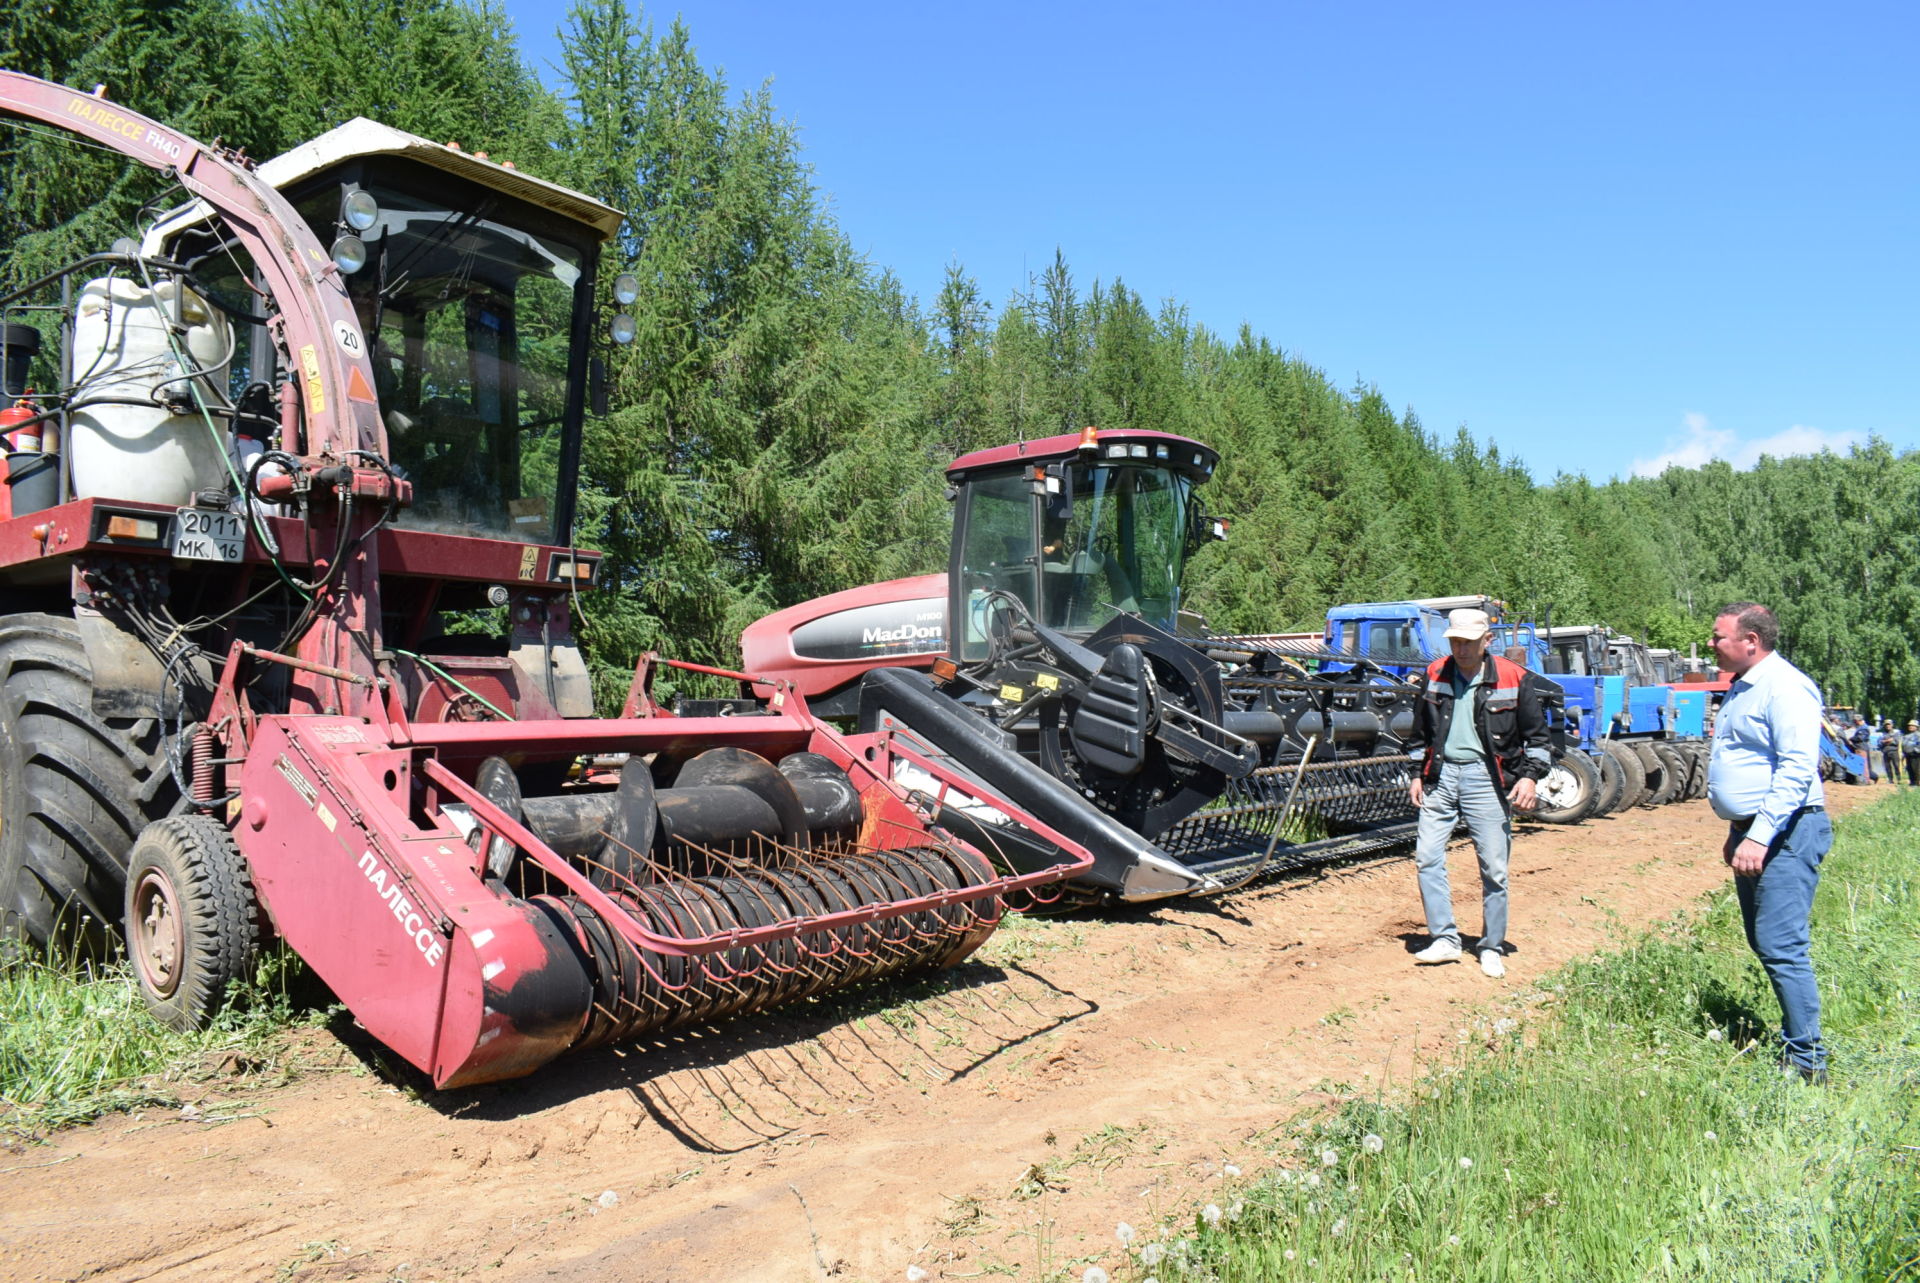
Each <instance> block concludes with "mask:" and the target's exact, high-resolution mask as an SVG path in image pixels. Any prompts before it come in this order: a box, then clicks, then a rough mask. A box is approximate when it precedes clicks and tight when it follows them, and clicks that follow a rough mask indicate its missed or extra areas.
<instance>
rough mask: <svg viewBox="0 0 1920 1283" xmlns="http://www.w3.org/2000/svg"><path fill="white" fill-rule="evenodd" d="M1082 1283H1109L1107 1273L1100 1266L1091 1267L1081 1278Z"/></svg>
mask: <svg viewBox="0 0 1920 1283" xmlns="http://www.w3.org/2000/svg"><path fill="white" fill-rule="evenodd" d="M1080 1283H1107V1272H1106V1271H1105V1270H1103V1269H1101V1268H1100V1267H1099V1266H1098V1265H1089V1266H1088V1267H1087V1272H1086V1273H1085V1274H1082V1275H1081V1276H1080Z"/></svg>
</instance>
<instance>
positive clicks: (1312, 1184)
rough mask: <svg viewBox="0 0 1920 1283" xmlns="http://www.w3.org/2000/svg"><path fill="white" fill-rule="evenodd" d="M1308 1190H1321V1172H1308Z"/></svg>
mask: <svg viewBox="0 0 1920 1283" xmlns="http://www.w3.org/2000/svg"><path fill="white" fill-rule="evenodd" d="M1307 1188H1308V1189H1319V1188H1320V1173H1319V1172H1308V1173H1307Z"/></svg>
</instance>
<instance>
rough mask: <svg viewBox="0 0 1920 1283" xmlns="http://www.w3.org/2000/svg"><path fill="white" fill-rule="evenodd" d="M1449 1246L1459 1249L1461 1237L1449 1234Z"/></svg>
mask: <svg viewBox="0 0 1920 1283" xmlns="http://www.w3.org/2000/svg"><path fill="white" fill-rule="evenodd" d="M1447 1246H1448V1247H1459V1246H1460V1236H1459V1235H1458V1234H1449V1235H1447Z"/></svg>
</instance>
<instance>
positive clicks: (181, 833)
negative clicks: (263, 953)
mask: <svg viewBox="0 0 1920 1283" xmlns="http://www.w3.org/2000/svg"><path fill="white" fill-rule="evenodd" d="M126 929H127V954H128V956H129V958H130V959H131V960H132V962H133V973H134V975H135V976H136V977H137V978H138V979H139V981H140V996H141V997H142V998H143V999H145V1000H146V1004H147V1010H148V1011H151V1012H152V1013H153V1018H154V1019H155V1020H158V1021H159V1022H160V1023H161V1024H163V1025H166V1026H168V1027H170V1028H173V1029H179V1030H182V1031H185V1030H190V1029H203V1028H205V1027H206V1026H207V1024H208V1023H210V1022H211V1021H212V1019H213V1017H214V1015H215V1014H216V1013H218V1012H219V1010H220V1008H221V1006H222V1005H223V1004H224V1003H225V1001H226V996H227V987H228V986H229V985H231V984H232V983H234V982H235V981H243V980H246V979H249V978H250V977H251V976H252V975H253V967H254V963H255V961H257V960H258V958H259V956H260V948H261V945H262V943H263V942H264V941H265V939H266V936H267V926H266V916H265V914H264V913H263V912H262V911H261V909H260V901H259V898H258V897H257V896H256V895H255V894H254V891H253V879H252V877H251V876H250V875H249V874H248V872H247V862H246V860H245V859H244V858H243V857H242V856H241V854H240V848H239V847H237V846H235V845H234V842H233V835H232V834H231V833H228V832H227V830H226V827H225V826H224V825H222V824H221V823H220V822H219V821H218V820H215V819H212V818H211V817H208V816H205V815H176V816H174V817H173V818H172V819H169V820H156V821H154V822H153V823H152V824H149V825H148V826H147V828H146V831H145V832H143V833H142V834H141V835H140V840H139V841H138V842H135V843H134V844H133V853H132V855H131V856H130V857H129V859H128V862H127V914H126Z"/></svg>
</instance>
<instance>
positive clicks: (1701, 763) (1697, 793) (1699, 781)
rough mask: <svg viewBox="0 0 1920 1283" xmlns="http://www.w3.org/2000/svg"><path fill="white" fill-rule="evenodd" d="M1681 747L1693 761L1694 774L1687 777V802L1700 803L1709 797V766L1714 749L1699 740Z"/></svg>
mask: <svg viewBox="0 0 1920 1283" xmlns="http://www.w3.org/2000/svg"><path fill="white" fill-rule="evenodd" d="M1681 747H1682V748H1683V749H1684V750H1685V752H1686V754H1687V755H1688V756H1689V757H1691V758H1692V759H1693V774H1691V775H1689V776H1688V777H1687V800H1688V801H1689V802H1698V801H1700V800H1701V799H1702V798H1704V797H1706V795H1707V764H1708V763H1709V762H1710V761H1711V760H1712V757H1713V749H1712V747H1711V746H1710V745H1708V744H1705V743H1703V742H1701V741H1699V740H1691V741H1689V742H1688V743H1686V744H1684V745H1682V746H1681Z"/></svg>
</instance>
